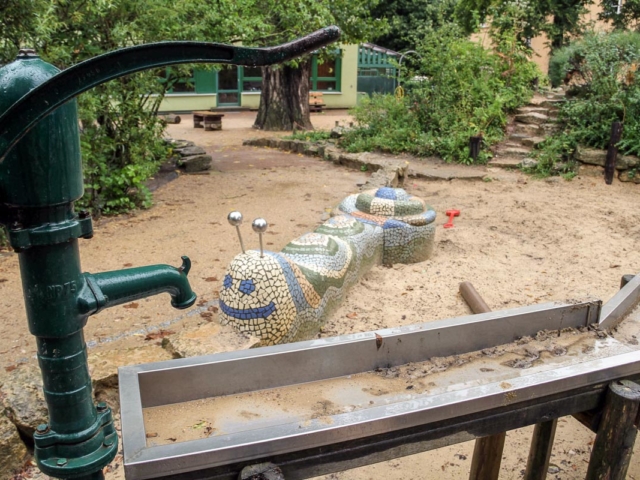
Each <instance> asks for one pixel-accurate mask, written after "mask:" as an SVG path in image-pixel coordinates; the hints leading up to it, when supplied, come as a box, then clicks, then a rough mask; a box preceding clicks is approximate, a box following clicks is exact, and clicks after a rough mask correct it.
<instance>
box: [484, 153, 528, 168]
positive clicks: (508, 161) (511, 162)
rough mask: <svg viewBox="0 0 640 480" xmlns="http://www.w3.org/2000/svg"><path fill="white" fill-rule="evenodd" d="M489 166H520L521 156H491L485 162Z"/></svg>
mask: <svg viewBox="0 0 640 480" xmlns="http://www.w3.org/2000/svg"><path fill="white" fill-rule="evenodd" d="M487 165H488V166H489V167H498V168H520V166H521V165H522V158H521V157H498V156H496V157H493V158H492V159H491V160H490V161H489V163H488V164H487Z"/></svg>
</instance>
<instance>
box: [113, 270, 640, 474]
mask: <svg viewBox="0 0 640 480" xmlns="http://www.w3.org/2000/svg"><path fill="white" fill-rule="evenodd" d="M639 298H640V276H636V277H635V278H634V279H633V280H632V281H631V282H629V284H627V285H626V286H625V287H624V288H623V289H622V290H621V291H620V292H619V293H618V294H616V296H615V297H614V298H613V299H611V301H610V302H608V303H607V304H606V305H604V306H603V307H601V302H599V301H595V302H583V303H576V304H562V303H552V304H543V305H536V306H530V307H523V308H515V309H510V310H504V311H499V312H491V313H487V314H481V315H473V316H466V317H459V318H453V319H447V320H440V321H434V322H429V323H424V324H417V325H410V326H406V327H400V328H393V329H385V330H378V331H376V332H366V333H357V334H353V335H344V336H339V337H335V338H327V339H320V340H312V341H307V342H300V343H293V344H286V345H279V346H274V347H266V348H259V349H253V350H245V351H237V352H228V353H222V354H216V355H210V356H204V357H197V358H187V359H178V360H171V361H165V362H157V363H152V364H146V365H138V366H129V367H124V368H121V369H120V371H119V377H120V400H121V413H122V436H123V444H124V466H125V473H126V477H127V479H131V480H135V479H148V478H164V479H178V478H180V479H190V480H195V479H231V478H237V476H238V473H239V472H240V471H241V470H242V468H243V467H245V466H247V465H252V464H257V463H261V462H266V461H270V462H273V463H275V464H277V465H278V466H279V467H280V468H281V469H282V470H283V472H284V475H285V477H286V478H287V479H296V478H308V477H312V476H316V475H321V474H327V473H331V472H335V471H340V470H346V469H349V468H354V467H358V466H362V465H367V464H371V463H376V462H380V461H383V460H387V459H391V458H395V457H400V456H404V455H410V454H414V453H418V452H421V451H426V450H430V449H434V448H439V447H442V446H445V445H450V444H454V443H459V442H463V441H467V440H471V439H473V438H478V437H482V436H486V435H490V434H494V433H497V432H501V431H505V430H510V429H514V428H519V427H523V426H526V425H532V424H534V423H537V422H539V421H542V420H550V419H553V418H558V417H561V416H565V415H570V414H574V413H579V412H584V411H587V410H590V409H593V408H596V407H597V406H598V405H599V404H600V403H601V401H602V398H603V395H604V392H605V390H606V388H607V385H608V384H609V383H610V382H611V381H613V380H618V379H624V378H638V377H640V347H637V349H633V347H628V346H625V347H624V348H620V346H619V345H614V346H612V347H611V348H609V349H608V350H606V349H605V350H603V351H601V352H600V354H599V355H591V356H589V355H585V356H584V357H582V356H581V357H580V358H579V359H578V360H576V359H573V360H572V362H573V363H571V362H569V363H568V364H565V365H556V366H552V367H550V368H547V369H537V370H536V369H531V371H529V370H520V371H518V373H516V374H514V375H513V378H509V379H508V382H505V380H504V378H497V377H498V376H497V375H496V378H491V377H489V378H488V379H487V380H485V381H484V382H483V381H480V380H479V379H469V378H467V381H462V382H461V383H460V385H458V386H451V387H449V388H445V389H441V390H440V391H438V392H434V393H433V394H432V392H429V393H424V394H405V395H404V396H398V399H397V401H395V402H390V403H387V404H376V405H373V406H371V407H370V408H363V409H360V410H354V411H351V412H347V413H339V414H336V415H332V416H330V418H329V419H327V418H324V419H312V420H308V419H307V420H306V421H301V419H300V417H299V416H296V412H295V411H294V412H292V413H291V417H290V418H283V419H280V421H279V422H277V423H276V424H270V425H260V424H259V423H255V422H254V423H252V422H251V421H246V422H245V423H244V425H240V423H239V422H236V423H235V424H233V422H230V423H228V425H227V427H228V428H226V429H225V433H223V434H219V435H215V436H210V437H208V438H202V439H197V440H191V441H185V442H177V443H171V444H167V445H148V442H147V438H146V432H145V426H144V418H143V409H146V408H150V407H158V406H163V405H169V404H178V403H182V402H188V401H192V400H198V399H205V398H211V397H224V396H226V395H241V394H243V393H246V392H258V391H262V390H265V389H276V388H280V387H286V386H291V385H298V384H304V383H309V384H312V382H321V381H327V380H328V379H337V378H339V377H346V376H350V375H355V374H360V373H362V372H370V371H373V370H376V369H378V368H388V367H393V366H398V365H403V364H407V363H410V362H420V361H425V360H427V359H429V358H432V357H444V356H448V355H454V354H463V353H466V352H472V351H477V350H481V349H486V348H490V347H494V346H497V345H501V344H506V343H509V342H512V341H514V340H516V339H518V338H520V337H523V336H527V335H535V334H536V332H538V331H541V330H561V329H564V328H569V327H573V328H579V327H585V326H588V325H592V326H596V325H597V324H602V325H603V326H606V327H607V328H611V327H612V326H614V325H615V324H617V323H618V322H620V321H621V320H622V318H623V317H624V315H625V314H626V313H627V312H628V311H629V310H630V309H631V308H632V307H633V305H635V304H636V303H637V301H638V299H639ZM620 345H622V344H620ZM512 370H513V369H512ZM528 372H530V373H528ZM452 375H456V376H459V375H460V371H457V372H456V373H455V374H452ZM452 378H453V377H452ZM345 395H348V393H346V394H345ZM222 416H224V412H222ZM234 425H235V427H234Z"/></svg>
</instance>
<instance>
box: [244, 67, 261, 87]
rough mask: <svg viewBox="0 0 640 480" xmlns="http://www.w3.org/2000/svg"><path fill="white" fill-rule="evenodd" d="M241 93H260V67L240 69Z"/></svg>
mask: <svg viewBox="0 0 640 480" xmlns="http://www.w3.org/2000/svg"><path fill="white" fill-rule="evenodd" d="M242 91H243V92H261V91H262V69H261V68H260V67H244V68H243V69H242Z"/></svg>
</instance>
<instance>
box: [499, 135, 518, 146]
mask: <svg viewBox="0 0 640 480" xmlns="http://www.w3.org/2000/svg"><path fill="white" fill-rule="evenodd" d="M509 140H513V139H512V138H511V137H509ZM502 145H504V146H505V147H515V148H519V147H522V142H520V141H519V140H517V139H516V140H515V141H508V142H505V143H503V144H502Z"/></svg>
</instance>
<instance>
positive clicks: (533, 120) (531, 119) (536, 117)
mask: <svg viewBox="0 0 640 480" xmlns="http://www.w3.org/2000/svg"><path fill="white" fill-rule="evenodd" d="M515 120H516V122H518V123H526V124H529V125H543V124H545V123H547V122H548V121H549V117H548V116H547V115H545V114H543V113H538V112H529V113H521V114H519V115H516V116H515Z"/></svg>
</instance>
